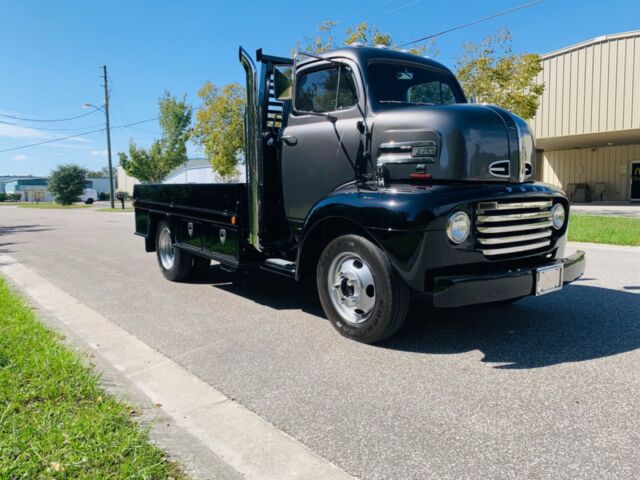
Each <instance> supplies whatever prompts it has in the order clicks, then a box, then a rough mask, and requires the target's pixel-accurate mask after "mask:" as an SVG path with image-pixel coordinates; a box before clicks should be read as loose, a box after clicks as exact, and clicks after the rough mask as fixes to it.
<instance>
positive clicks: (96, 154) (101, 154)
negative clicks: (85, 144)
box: [91, 150, 107, 157]
mask: <svg viewBox="0 0 640 480" xmlns="http://www.w3.org/2000/svg"><path fill="white" fill-rule="evenodd" d="M91 156H92V157H106V156H107V151H106V150H94V151H93V152H91Z"/></svg>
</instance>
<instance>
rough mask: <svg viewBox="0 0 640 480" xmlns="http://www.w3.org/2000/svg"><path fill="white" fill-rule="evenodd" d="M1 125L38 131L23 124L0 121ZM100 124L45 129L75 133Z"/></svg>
mask: <svg viewBox="0 0 640 480" xmlns="http://www.w3.org/2000/svg"><path fill="white" fill-rule="evenodd" d="M0 124H1V125H11V126H12V127H22V128H32V129H40V127H36V126H34V125H25V124H24V123H13V122H5V121H4V120H0ZM101 125H102V124H101V123H99V124H96V125H87V126H86V127H73V128H53V127H46V131H47V132H77V131H78V129H79V128H80V129H89V128H97V127H99V126H101Z"/></svg>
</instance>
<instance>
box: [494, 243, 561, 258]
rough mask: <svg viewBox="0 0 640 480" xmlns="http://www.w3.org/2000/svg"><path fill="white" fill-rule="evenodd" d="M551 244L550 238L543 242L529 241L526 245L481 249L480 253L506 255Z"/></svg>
mask: <svg viewBox="0 0 640 480" xmlns="http://www.w3.org/2000/svg"><path fill="white" fill-rule="evenodd" d="M549 245H551V240H545V241H544V242H537V243H530V244H528V245H518V246H516V247H506V248H492V249H483V250H482V253H483V254H484V255H488V256H490V255H506V254H508V253H517V252H526V251H528V250H537V249H538V248H544V247H548V246H549Z"/></svg>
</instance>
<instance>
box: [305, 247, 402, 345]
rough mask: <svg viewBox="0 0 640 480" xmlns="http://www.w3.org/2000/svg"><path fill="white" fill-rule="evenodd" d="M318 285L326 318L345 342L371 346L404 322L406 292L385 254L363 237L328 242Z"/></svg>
mask: <svg viewBox="0 0 640 480" xmlns="http://www.w3.org/2000/svg"><path fill="white" fill-rule="evenodd" d="M316 280H317V284H318V292H319V295H320V302H321V303H322V307H323V309H324V312H325V314H326V315H327V317H328V318H329V320H330V321H331V323H332V324H333V326H334V327H335V328H336V330H338V331H339V332H340V333H341V334H342V335H344V336H345V337H348V338H351V339H353V340H357V341H359V342H363V343H375V342H379V341H381V340H384V339H385V338H388V337H389V336H391V335H393V334H394V333H395V332H396V331H397V330H398V329H399V328H400V327H401V326H402V324H403V323H404V320H405V318H406V315H407V310H408V308H409V293H410V291H409V287H408V286H407V284H406V283H404V281H403V280H402V279H401V278H400V277H399V276H398V274H397V273H396V271H395V270H394V269H393V267H392V266H391V263H390V262H389V259H388V257H387V255H386V254H385V253H384V252H383V251H382V250H381V249H380V248H378V247H377V246H376V245H374V244H373V243H371V242H370V241H369V240H367V239H366V238H363V237H360V236H357V235H344V236H341V237H338V238H336V239H335V240H333V241H332V242H331V243H329V244H328V245H327V247H326V248H325V249H324V251H323V252H322V254H321V256H320V261H319V263H318V270H317V275H316Z"/></svg>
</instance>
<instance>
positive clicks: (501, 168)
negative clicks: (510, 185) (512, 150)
mask: <svg viewBox="0 0 640 480" xmlns="http://www.w3.org/2000/svg"><path fill="white" fill-rule="evenodd" d="M510 166H511V162H510V161H509V160H498V161H497V162H493V163H492V164H490V165H489V173H490V174H491V175H493V176H494V177H499V178H509V167H510ZM524 174H525V177H527V178H528V177H530V176H531V175H533V165H532V164H531V163H530V162H527V163H525V165H524Z"/></svg>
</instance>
